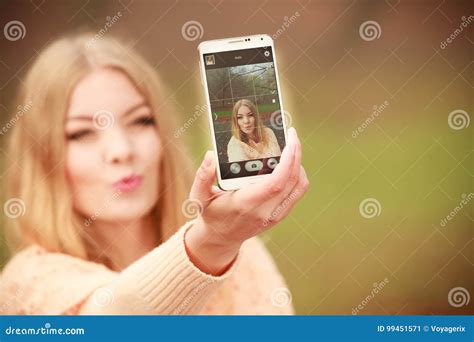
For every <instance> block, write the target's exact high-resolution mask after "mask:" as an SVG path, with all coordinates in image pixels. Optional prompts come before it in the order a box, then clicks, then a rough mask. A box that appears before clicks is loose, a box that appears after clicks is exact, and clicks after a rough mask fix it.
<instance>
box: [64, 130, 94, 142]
mask: <svg viewBox="0 0 474 342" xmlns="http://www.w3.org/2000/svg"><path fill="white" fill-rule="evenodd" d="M92 133H93V132H92V131H90V130H82V131H78V132H75V133H72V134H69V135H68V136H67V139H68V140H81V139H83V138H85V137H87V136H89V135H91V134H92Z"/></svg>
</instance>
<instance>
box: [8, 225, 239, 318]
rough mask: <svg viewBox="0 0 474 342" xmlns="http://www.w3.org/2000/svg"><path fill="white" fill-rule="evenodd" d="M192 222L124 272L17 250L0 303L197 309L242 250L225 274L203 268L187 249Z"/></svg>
mask: <svg viewBox="0 0 474 342" xmlns="http://www.w3.org/2000/svg"><path fill="white" fill-rule="evenodd" d="M192 222H193V221H190V222H188V223H187V224H185V225H184V226H183V227H181V229H179V230H178V231H177V232H176V233H175V234H174V235H173V236H172V237H171V238H169V239H168V240H167V241H166V242H164V243H163V244H161V245H160V246H158V247H156V248H155V249H153V250H152V251H151V252H149V253H148V254H146V255H145V256H144V257H142V258H140V259H138V260H137V261H135V262H134V263H133V264H131V265H130V266H129V267H127V268H126V269H124V270H123V271H122V272H113V271H111V270H109V269H107V268H106V267H104V266H102V265H100V264H96V263H92V262H87V261H84V260H81V259H78V258H73V257H71V256H68V255H64V254H58V253H40V254H38V253H34V254H32V253H31V251H30V252H29V254H27V255H25V254H23V255H18V258H14V259H12V261H11V262H10V263H9V264H8V265H7V266H6V267H5V270H4V272H3V274H2V280H1V285H0V289H1V291H0V293H1V295H0V308H2V306H4V311H6V312H8V313H13V314H78V313H80V314H112V315H113V314H130V315H139V314H140V315H154V314H161V315H167V314H181V315H186V314H195V313H198V312H199V311H200V310H201V307H202V306H203V305H204V304H205V302H206V301H207V299H208V297H209V296H210V295H211V294H213V293H214V292H215V291H216V290H217V289H218V287H219V286H220V285H221V284H222V282H223V281H224V280H225V279H227V278H228V277H229V275H230V274H232V272H233V271H234V269H235V267H236V265H237V264H238V261H239V259H240V254H239V257H238V258H237V260H235V261H234V263H233V264H232V266H231V267H230V268H229V269H228V270H227V271H226V272H225V273H224V274H223V275H221V276H212V275H209V274H206V273H203V272H202V271H200V270H199V269H198V268H197V267H196V266H195V265H194V264H193V263H192V262H191V260H190V259H189V257H188V255H187V253H186V250H185V245H184V234H185V233H186V231H187V230H188V229H189V228H190V227H191V226H192ZM20 254H21V253H20ZM12 297H14V300H12Z"/></svg>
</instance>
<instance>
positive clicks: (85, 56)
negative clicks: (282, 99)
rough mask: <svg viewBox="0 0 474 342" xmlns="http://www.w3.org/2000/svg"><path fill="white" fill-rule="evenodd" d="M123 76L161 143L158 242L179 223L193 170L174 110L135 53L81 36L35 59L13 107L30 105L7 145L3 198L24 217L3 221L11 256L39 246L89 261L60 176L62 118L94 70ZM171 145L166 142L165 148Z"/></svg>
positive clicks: (111, 41)
mask: <svg viewBox="0 0 474 342" xmlns="http://www.w3.org/2000/svg"><path fill="white" fill-rule="evenodd" d="M101 67H110V68H115V69H117V70H120V71H122V72H124V73H125V74H126V75H127V76H128V77H129V79H130V80H131V81H132V82H133V83H134V84H135V86H136V87H137V89H138V90H139V91H140V92H141V94H142V95H143V96H144V98H145V100H146V101H147V103H148V105H149V106H150V107H151V108H152V111H153V113H154V115H155V116H156V117H155V119H156V122H157V123H158V125H157V130H158V133H159V135H160V138H161V140H162V142H163V144H162V145H163V151H162V158H161V164H160V166H159V168H160V170H159V175H160V181H159V183H160V184H159V189H157V191H158V192H159V196H158V197H159V199H158V203H157V204H156V207H155V208H154V209H153V211H152V216H153V217H154V219H155V222H156V229H157V236H158V237H160V239H161V241H164V240H166V239H167V238H168V237H169V236H170V235H172V234H173V233H174V232H175V231H176V230H177V229H178V228H179V227H180V226H181V225H182V224H183V223H184V221H185V219H184V217H183V215H181V211H180V208H181V204H182V203H183V201H184V200H185V199H186V198H187V196H188V191H189V187H190V184H191V181H192V173H191V168H190V166H191V165H189V164H188V163H187V160H186V159H185V158H186V156H185V155H184V154H183V153H182V151H183V150H184V149H183V146H182V145H181V143H180V141H178V140H177V139H173V136H172V133H173V132H175V130H176V125H175V123H174V118H173V117H174V115H173V114H174V112H173V109H172V108H170V106H168V105H167V101H166V99H165V98H164V96H163V89H162V86H161V82H160V80H159V78H158V76H157V75H156V72H155V70H154V69H153V68H152V67H151V66H150V65H149V64H148V63H147V62H146V61H145V60H144V59H143V58H142V57H140V56H139V55H137V54H136V53H135V52H134V51H133V50H131V49H129V48H128V47H127V46H126V45H124V44H121V43H119V42H118V41H116V40H114V39H112V38H106V37H102V38H100V39H96V38H94V36H93V35H91V34H80V35H74V36H69V37H64V38H61V39H59V40H57V41H55V42H54V43H52V44H51V45H49V46H48V47H47V48H46V49H45V50H44V51H42V53H41V54H40V55H39V56H38V58H37V59H36V61H35V62H34V64H33V65H32V67H31V68H30V70H29V71H28V73H27V75H26V78H25V80H24V83H23V84H22V85H21V88H20V91H19V96H18V104H20V105H24V104H28V103H29V104H31V106H29V109H28V111H27V112H25V113H24V115H22V117H21V118H19V120H18V121H17V122H16V124H15V125H14V126H13V128H12V132H11V139H10V141H9V148H8V150H9V152H8V153H9V158H8V159H7V161H8V160H10V161H15V163H14V164H13V165H9V170H8V175H7V178H6V179H7V194H6V195H7V198H18V199H20V200H21V201H22V202H23V205H24V209H25V210H24V215H22V216H19V217H17V218H15V219H8V221H7V223H8V226H7V230H6V238H7V242H8V245H9V247H10V250H11V251H15V250H17V249H18V248H19V247H24V246H27V245H30V244H33V243H34V244H39V245H41V246H43V247H44V248H46V249H48V250H49V251H53V252H61V253H67V254H70V255H73V256H76V257H80V258H83V259H88V258H90V255H91V254H90V246H89V245H88V243H89V242H90V241H88V239H89V237H88V236H86V233H85V229H84V223H83V222H84V218H83V217H81V216H80V215H79V214H78V213H77V212H76V211H75V210H74V209H73V204H72V194H71V188H70V186H69V184H68V182H67V178H66V172H65V163H64V159H65V155H66V148H65V145H66V144H65V132H64V124H65V116H66V111H67V108H68V102H69V96H70V94H71V92H72V90H73V88H74V87H75V85H76V84H77V82H78V81H79V80H80V79H81V78H82V77H84V76H85V75H86V74H87V73H89V72H91V70H94V69H96V68H101ZM170 139H173V140H174V141H172V142H171V143H168V142H169V141H170Z"/></svg>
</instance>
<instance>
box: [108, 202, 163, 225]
mask: <svg viewBox="0 0 474 342" xmlns="http://www.w3.org/2000/svg"><path fill="white" fill-rule="evenodd" d="M155 204H156V201H150V200H139V199H135V200H130V201H128V200H124V201H120V203H115V204H114V205H112V206H110V208H108V210H107V212H106V213H105V212H104V217H103V219H108V218H110V220H114V221H134V220H138V219H140V218H141V217H143V216H145V215H147V214H149V213H150V211H151V210H152V209H153V207H154V206H155Z"/></svg>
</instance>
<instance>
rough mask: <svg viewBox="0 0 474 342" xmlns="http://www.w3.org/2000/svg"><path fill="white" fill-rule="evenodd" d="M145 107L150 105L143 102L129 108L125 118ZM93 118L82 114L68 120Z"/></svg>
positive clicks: (124, 114)
mask: <svg viewBox="0 0 474 342" xmlns="http://www.w3.org/2000/svg"><path fill="white" fill-rule="evenodd" d="M143 106H148V103H147V102H146V101H142V102H139V103H137V104H135V105H133V106H131V107H130V108H128V109H127V110H126V111H125V112H124V113H123V117H125V116H127V115H129V114H131V113H133V112H134V111H136V110H137V109H139V108H141V107H143ZM92 117H93V115H88V114H81V115H74V116H71V117H69V118H68V119H67V120H68V121H69V120H88V121H90V120H92Z"/></svg>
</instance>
